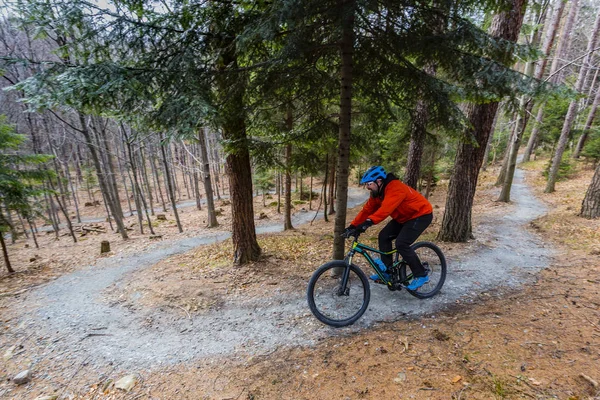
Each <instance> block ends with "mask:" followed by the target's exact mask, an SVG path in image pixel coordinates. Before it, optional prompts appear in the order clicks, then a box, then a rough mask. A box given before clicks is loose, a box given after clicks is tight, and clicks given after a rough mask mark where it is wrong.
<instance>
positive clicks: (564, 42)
mask: <svg viewBox="0 0 600 400" xmlns="http://www.w3.org/2000/svg"><path fill="white" fill-rule="evenodd" d="M557 2H558V3H557V5H556V11H555V13H554V17H553V20H552V24H551V25H550V27H549V30H548V32H547V35H546V38H545V39H544V43H550V42H551V43H553V42H554V38H555V37H556V31H557V30H558V26H559V25H560V20H561V18H562V14H563V11H564V9H565V4H566V3H567V2H565V1H563V0H557ZM577 2H578V0H575V1H573V2H571V9H570V11H569V15H568V16H567V21H566V23H565V26H564V28H563V31H562V34H561V36H560V41H559V42H558V45H557V46H556V51H555V52H554V54H555V55H554V59H553V60H552V64H551V65H550V72H549V76H550V77H551V78H550V82H553V83H557V82H558V80H557V77H556V76H554V75H553V74H554V72H555V71H556V70H557V69H558V67H559V65H560V59H561V58H563V57H564V54H565V52H566V49H567V48H568V47H569V45H568V43H569V40H570V33H571V30H572V29H573V24H574V22H575V16H576V15H577V9H578V3H577ZM551 43H550V47H549V48H547V49H546V47H544V54H546V55H547V56H548V55H550V49H551V47H552V46H551ZM547 62H548V57H544V58H543V60H542V63H541V64H540V65H538V68H540V69H542V70H545V67H546V65H547ZM536 76H540V77H542V76H543V74H538V72H536ZM544 107H545V103H542V104H540V106H539V108H538V112H537V116H536V118H535V121H534V126H533V129H532V130H531V135H530V136H529V140H528V142H527V147H526V148H525V152H524V153H523V162H527V161H529V160H530V158H531V155H532V154H533V151H534V149H535V147H536V146H537V142H538V136H539V127H540V124H541V123H542V121H543V118H544Z"/></svg>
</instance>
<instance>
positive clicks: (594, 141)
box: [581, 127, 600, 164]
mask: <svg viewBox="0 0 600 400" xmlns="http://www.w3.org/2000/svg"><path fill="white" fill-rule="evenodd" d="M589 135H590V136H589V137H588V140H587V142H586V143H585V145H584V147H583V150H582V151H581V155H582V156H584V157H586V158H589V159H590V160H593V161H594V164H596V163H598V162H599V161H600V128H597V127H595V128H593V129H590V132H589Z"/></svg>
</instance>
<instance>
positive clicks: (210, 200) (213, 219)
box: [198, 129, 219, 228]
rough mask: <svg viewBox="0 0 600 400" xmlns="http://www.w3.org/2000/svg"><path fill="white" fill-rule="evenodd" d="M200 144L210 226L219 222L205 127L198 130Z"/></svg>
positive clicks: (208, 224)
mask: <svg viewBox="0 0 600 400" xmlns="http://www.w3.org/2000/svg"><path fill="white" fill-rule="evenodd" d="M198 144H199V145H200V154H201V155H202V178H203V182H204V192H205V193H206V209H207V224H206V226H207V227H208V228H214V227H215V226H219V223H218V222H217V213H216V211H215V200H214V194H213V188H212V184H211V180H210V178H211V176H210V160H209V158H208V149H207V148H206V136H205V129H200V130H199V131H198Z"/></svg>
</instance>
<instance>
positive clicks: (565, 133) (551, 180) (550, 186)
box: [544, 13, 600, 193]
mask: <svg viewBox="0 0 600 400" xmlns="http://www.w3.org/2000/svg"><path fill="white" fill-rule="evenodd" d="M599 31H600V13H599V14H598V15H597V16H596V22H595V23H594V30H593V32H592V35H591V36H590V40H589V42H588V47H587V50H586V55H585V57H584V59H583V64H582V65H581V68H580V69H579V75H578V77H577V82H576V83H575V90H576V91H577V92H581V89H582V88H583V83H584V82H585V79H586V76H587V73H588V70H589V68H590V66H591V62H590V61H591V60H592V57H593V53H594V49H595V48H596V42H597V41H598V33H599ZM577 103H578V102H577V100H572V101H571V103H570V104H569V110H568V111H567V115H566V117H565V122H564V124H563V128H562V131H561V132H560V138H559V139H558V145H557V146H556V152H555V153H554V157H553V158H552V165H551V166H550V171H549V172H548V182H547V184H546V189H544V192H545V193H552V192H554V190H555V189H554V186H555V184H556V180H557V178H558V169H559V167H560V163H561V161H562V156H563V153H564V151H565V147H566V146H567V140H568V138H569V134H570V133H571V126H572V124H573V120H574V119H575V116H576V115H577Z"/></svg>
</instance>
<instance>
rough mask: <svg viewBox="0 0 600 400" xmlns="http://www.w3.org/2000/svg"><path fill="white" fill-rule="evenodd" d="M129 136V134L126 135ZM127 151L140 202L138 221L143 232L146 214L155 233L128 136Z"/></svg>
mask: <svg viewBox="0 0 600 400" xmlns="http://www.w3.org/2000/svg"><path fill="white" fill-rule="evenodd" d="M122 129H123V132H125V128H124V127H123V126H122ZM126 138H127V136H126ZM127 151H128V153H129V160H130V162H131V173H132V174H133V189H134V196H135V198H136V207H137V205H138V204H139V206H140V207H139V208H138V212H137V213H138V221H139V223H140V232H141V233H142V234H143V233H144V232H143V230H142V225H143V221H142V215H141V214H142V212H143V213H145V214H146V221H147V223H148V229H150V233H152V234H153V235H154V228H153V227H152V220H151V219H150V215H149V214H148V205H147V204H146V199H145V198H144V192H143V191H142V187H141V185H140V182H139V178H138V168H137V161H136V160H137V158H136V157H135V156H134V154H133V151H132V144H131V142H130V141H129V138H127Z"/></svg>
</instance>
